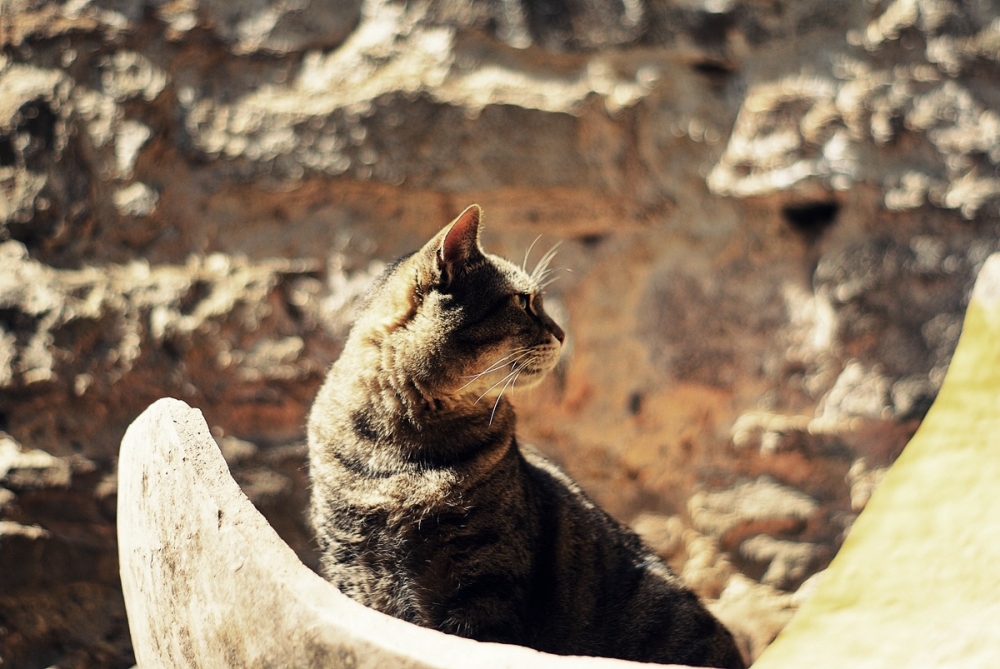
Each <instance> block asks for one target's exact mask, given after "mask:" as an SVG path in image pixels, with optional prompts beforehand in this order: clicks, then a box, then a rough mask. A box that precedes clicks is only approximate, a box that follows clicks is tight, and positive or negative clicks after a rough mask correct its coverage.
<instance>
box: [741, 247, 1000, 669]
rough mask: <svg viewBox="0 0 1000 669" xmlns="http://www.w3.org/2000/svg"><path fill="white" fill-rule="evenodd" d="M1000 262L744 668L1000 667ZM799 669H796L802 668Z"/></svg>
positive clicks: (991, 263)
mask: <svg viewBox="0 0 1000 669" xmlns="http://www.w3.org/2000/svg"><path fill="white" fill-rule="evenodd" d="M998 491H1000V254H994V255H992V256H990V258H989V259H988V260H987V261H986V263H985V264H984V266H983V268H982V270H981V271H980V273H979V276H978V278H977V280H976V285H975V288H974V289H973V292H972V298H971V300H970V304H969V308H968V310H967V312H966V317H965V322H964V324H963V328H962V335H961V338H960V340H959V343H958V347H957V349H956V351H955V354H954V356H953V358H952V362H951V366H950V367H949V369H948V373H947V375H946V377H945V381H944V384H943V385H942V388H941V391H940V393H939V394H938V397H937V399H936V400H935V402H934V405H933V406H932V407H931V410H930V411H929V412H928V413H927V416H926V417H925V418H924V420H923V422H922V424H921V426H920V428H919V430H918V431H917V433H916V434H915V435H914V436H913V438H912V439H911V440H910V443H909V444H908V445H907V446H906V448H905V449H904V451H903V453H902V455H900V457H899V458H898V459H897V460H896V462H895V464H894V465H893V466H892V467H891V468H890V470H889V472H888V474H887V475H886V478H885V479H884V480H883V482H882V483H881V485H880V486H879V488H878V489H877V490H876V491H875V493H874V494H873V495H872V498H871V501H870V502H869V503H868V506H867V507H866V508H865V510H864V511H863V512H862V513H861V515H860V516H859V517H858V519H857V521H856V522H855V523H854V526H853V528H852V529H851V532H850V534H849V535H848V537H847V540H846V541H845V542H844V546H843V547H842V548H841V550H840V552H839V553H838V554H837V557H836V558H835V559H834V560H833V562H832V563H831V564H830V567H829V568H828V569H827V570H826V572H825V573H824V574H823V575H822V576H821V577H820V578H821V580H820V582H819V584H818V586H817V589H816V592H815V594H814V595H813V596H812V597H811V598H810V599H809V600H808V601H807V602H806V603H805V604H804V605H803V607H802V608H801V609H800V610H799V612H798V614H797V615H796V616H795V617H794V618H793V619H792V620H791V622H790V623H789V624H788V626H787V627H786V628H785V630H784V631H783V632H782V633H781V634H780V635H779V636H778V638H777V639H776V640H775V642H774V643H773V644H772V645H771V646H770V647H769V648H768V649H767V650H766V651H765V652H764V654H763V655H762V656H761V657H760V658H759V659H758V660H757V662H756V663H755V664H754V669H773V668H778V667H796V666H809V667H811V668H812V669H823V668H826V667H829V668H831V669H832V668H833V667H944V666H955V667H984V668H985V667H996V666H1000V627H998V626H997V625H996V623H995V621H997V620H1000V569H998V568H997V565H1000V494H998ZM804 662H805V663H806V664H803V663H804Z"/></svg>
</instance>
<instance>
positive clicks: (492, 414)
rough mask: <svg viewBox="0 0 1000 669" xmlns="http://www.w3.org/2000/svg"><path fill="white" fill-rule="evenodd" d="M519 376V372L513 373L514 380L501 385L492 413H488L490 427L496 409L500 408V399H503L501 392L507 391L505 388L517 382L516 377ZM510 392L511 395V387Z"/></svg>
mask: <svg viewBox="0 0 1000 669" xmlns="http://www.w3.org/2000/svg"><path fill="white" fill-rule="evenodd" d="M520 375H521V370H517V371H515V372H514V378H512V379H511V380H510V381H508V382H507V383H505V384H503V388H501V389H500V394H499V395H497V401H496V402H494V403H493V411H491V412H490V425H493V416H495V415H496V413H497V407H498V406H500V398H501V397H503V391H505V390H507V386H508V385H510V384H512V383H516V382H517V377H519V376H520ZM510 392H512V393H513V392H514V390H513V387H511V391H510Z"/></svg>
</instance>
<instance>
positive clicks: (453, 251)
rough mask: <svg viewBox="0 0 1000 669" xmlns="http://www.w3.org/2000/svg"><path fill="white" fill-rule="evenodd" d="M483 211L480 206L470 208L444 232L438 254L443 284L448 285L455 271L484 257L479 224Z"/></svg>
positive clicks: (438, 265)
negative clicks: (477, 258)
mask: <svg viewBox="0 0 1000 669" xmlns="http://www.w3.org/2000/svg"><path fill="white" fill-rule="evenodd" d="M482 218H483V210H482V209H480V208H479V205H478V204H474V205H472V206H470V207H468V208H467V209H466V210H465V211H463V212H462V213H461V214H459V215H458V218H456V219H455V220H454V221H452V222H451V224H450V225H449V226H448V227H446V228H445V229H444V230H442V236H441V242H440V244H439V245H438V248H437V252H436V260H437V267H438V270H439V271H440V273H441V284H442V285H445V286H446V285H448V284H449V283H450V282H451V279H452V278H453V277H454V275H455V271H456V270H457V269H458V268H460V267H462V266H463V265H465V264H466V263H468V261H469V260H470V259H471V258H473V257H475V256H477V255H482V250H481V249H480V248H479V224H480V222H481V221H482Z"/></svg>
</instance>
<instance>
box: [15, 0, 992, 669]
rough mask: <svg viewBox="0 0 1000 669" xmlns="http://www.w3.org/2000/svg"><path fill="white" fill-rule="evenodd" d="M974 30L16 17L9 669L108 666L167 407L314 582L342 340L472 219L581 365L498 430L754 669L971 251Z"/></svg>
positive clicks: (331, 9) (514, 19)
mask: <svg viewBox="0 0 1000 669" xmlns="http://www.w3.org/2000/svg"><path fill="white" fill-rule="evenodd" d="M997 20H998V19H997V15H996V10H995V8H992V7H991V6H990V5H988V4H959V3H953V2H948V1H946V0H895V1H892V2H876V3H869V4H864V3H829V2H819V1H817V2H811V1H810V2H795V3H787V4H786V3H759V2H750V1H747V2H740V1H738V0H733V1H729V0H723V1H714V0H705V1H704V2H674V3H659V2H657V3H653V2H644V1H642V0H620V1H614V0H607V1H604V0H569V1H567V2H562V3H528V2H518V1H516V0H511V1H506V0H504V1H501V0H497V1H496V2H488V3H473V2H467V1H462V0H450V1H442V2H434V3H426V2H411V3H401V2H382V1H379V0H368V1H366V2H357V1H345V2H337V3H320V2H308V1H306V0H302V1H296V2H263V1H260V2H250V1H245V2H236V3H223V2H215V1H212V0H199V1H190V2H156V3H144V2H139V1H132V2H130V1H128V0H120V1H114V2H112V1H103V0H101V1H94V2H76V3H65V4H59V3H37V2H30V1H28V0H14V1H13V2H8V3H7V4H6V5H5V6H4V11H3V15H2V17H0V40H2V41H3V45H2V51H0V236H2V244H0V419H2V420H0V430H3V431H4V435H5V436H3V437H2V439H0V514H2V518H0V566H2V567H3V568H2V569H0V583H2V587H0V648H2V649H3V650H2V653H3V658H4V660H5V661H6V662H9V663H10V664H11V665H12V666H49V665H51V664H55V663H59V664H60V666H67V667H69V666H92V665H100V666H129V665H130V663H131V662H132V658H131V656H130V650H129V647H130V646H129V641H128V635H127V626H126V624H125V621H124V618H123V609H122V604H121V594H120V590H119V586H118V580H117V564H116V560H117V558H116V556H115V542H114V523H115V504H114V502H115V495H116V481H115V461H116V455H117V450H118V444H119V441H120V439H121V436H122V434H123V433H124V430H125V427H126V426H127V425H128V424H129V422H130V421H131V420H132V419H134V418H135V416H137V415H138V413H139V412H140V411H141V410H142V409H143V408H145V407H146V406H147V405H148V404H149V403H150V402H152V401H153V400H154V399H156V398H158V397H161V396H164V395H172V396H176V397H181V398H183V399H184V400H185V401H187V402H188V403H190V404H192V405H194V406H197V407H198V408H200V409H202V410H203V411H204V413H205V415H206V418H207V419H208V421H209V424H210V425H211V426H212V428H213V431H214V434H215V436H216V437H217V439H218V440H219V441H220V444H221V446H222V448H223V452H224V454H225V455H226V458H227V461H228V462H229V463H230V467H231V469H232V470H233V472H234V475H235V476H236V478H237V480H238V481H239V482H240V483H241V485H243V486H244V489H245V490H246V491H247V492H248V494H249V495H250V497H251V499H253V501H254V502H255V503H256V504H257V505H258V507H259V508H261V509H262V510H263V511H264V514H265V515H266V516H267V517H268V519H269V520H270V521H271V522H272V524H274V526H275V527H276V528H277V529H278V531H279V533H281V535H282V536H283V537H284V538H285V539H286V540H287V541H288V542H289V543H290V544H291V545H292V546H293V548H294V549H295V550H296V551H297V552H298V553H299V555H300V557H302V558H303V559H304V560H305V561H306V563H307V564H310V563H311V560H312V557H311V547H310V543H309V539H308V531H307V529H306V527H305V523H304V521H303V518H302V515H301V510H302V508H303V504H304V500H305V496H306V488H305V484H306V479H305V473H304V469H303V467H304V451H303V449H302V447H301V445H300V440H301V438H302V428H303V425H304V421H305V412H306V411H307V409H308V406H309V403H310V401H311V399H312V396H313V394H314V392H315V390H316V388H317V387H318V384H319V382H320V381H321V377H322V373H323V370H324V369H325V367H326V366H327V365H328V364H329V363H330V362H331V361H332V360H333V359H334V358H335V357H336V355H337V353H338V350H339V344H340V341H341V340H342V338H343V336H344V333H345V332H346V328H347V326H348V324H349V322H350V314H351V309H352V305H353V304H354V303H355V302H356V300H357V299H358V297H359V296H360V295H361V294H363V292H364V290H365V288H366V286H367V284H368V282H370V280H371V279H372V277H373V276H374V275H375V274H377V272H378V271H379V270H380V268H381V266H382V264H381V263H383V262H384V261H386V260H388V259H391V258H392V257H394V256H396V255H398V254H400V253H402V252H405V251H408V250H411V249H412V248H415V247H417V246H418V245H419V244H420V243H421V242H422V241H423V240H424V239H426V238H427V237H428V236H429V235H430V234H432V233H433V232H434V231H435V230H436V229H437V228H438V227H439V226H440V225H441V224H442V223H444V222H446V221H447V220H449V219H450V217H451V216H453V215H454V214H456V213H457V212H458V211H460V210H461V209H462V208H463V207H464V206H465V205H467V204H469V203H470V202H473V201H475V202H479V203H480V204H481V205H483V207H484V209H485V212H486V222H487V231H486V238H485V243H486V245H487V246H488V247H489V248H490V249H491V250H494V251H496V252H500V253H503V254H506V255H508V256H510V257H513V258H515V259H520V258H521V257H523V255H524V252H525V250H526V249H527V248H528V247H529V245H530V244H531V242H532V240H533V239H535V237H536V236H538V235H539V234H541V235H542V240H541V241H540V243H539V244H540V247H541V248H543V249H544V248H545V247H546V245H551V244H552V243H554V242H556V241H561V242H562V246H561V247H560V254H559V257H558V263H561V264H562V266H563V267H564V268H565V269H566V270H570V271H564V272H560V273H559V275H558V276H559V281H558V282H556V283H555V284H553V285H552V286H551V288H550V296H549V298H547V304H549V305H551V307H550V311H552V312H553V313H555V314H556V316H557V317H558V319H559V320H560V321H561V322H562V323H563V324H564V325H565V326H566V328H567V330H568V331H569V332H570V336H571V342H570V343H571V347H570V348H571V352H570V353H569V354H568V355H567V356H566V359H565V360H564V361H563V363H562V365H561V367H560V369H559V370H558V373H557V374H556V375H555V376H554V378H553V379H552V380H551V382H549V383H548V384H547V385H546V386H544V387H543V388H541V389H539V390H537V391H533V393H532V394H531V395H530V396H528V397H520V398H516V399H517V400H518V402H519V406H520V415H521V425H522V427H521V431H522V433H523V434H524V436H525V438H526V439H528V440H530V441H532V442H534V443H537V444H538V445H539V446H540V447H541V448H543V450H545V451H546V452H548V453H549V454H551V455H552V456H553V457H555V458H556V459H558V460H559V461H560V462H561V463H562V464H563V465H564V466H565V467H566V469H568V470H569V471H570V472H571V473H572V474H573V475H574V476H575V477H576V478H577V479H578V480H579V481H580V482H581V484H582V485H583V486H584V487H585V488H586V489H587V490H588V491H590V492H591V493H592V494H593V495H594V496H595V497H596V498H597V499H598V501H599V502H600V503H601V504H602V505H604V506H605V507H606V508H608V509H609V510H610V511H611V512H612V513H614V514H615V515H616V516H618V517H620V518H622V519H624V520H626V521H632V520H636V522H637V526H638V527H639V529H640V530H642V531H643V532H645V533H646V534H647V536H649V537H650V541H651V543H654V544H655V545H657V546H658V547H659V548H660V550H661V551H662V552H663V553H664V554H665V555H667V556H668V557H669V558H670V559H671V560H672V561H673V564H674V565H675V567H676V568H677V569H678V570H679V571H680V572H681V573H683V574H684V575H685V578H688V579H689V580H690V581H691V582H692V583H693V584H694V585H695V586H696V587H698V588H699V589H700V591H701V592H702V593H703V594H705V595H706V596H710V597H719V596H720V595H721V599H720V600H719V601H720V605H722V604H725V605H726V606H727V607H728V608H729V609H730V610H732V611H744V612H745V611H753V610H759V611H761V612H762V613H761V615H760V616H759V618H760V619H761V620H763V619H767V620H769V621H772V622H771V623H769V624H770V625H771V627H768V628H767V629H760V628H758V629H753V630H748V631H746V632H745V634H744V642H745V644H746V647H747V648H748V649H749V650H750V651H751V652H753V653H757V652H759V651H760V650H761V649H762V647H763V645H765V644H766V643H767V641H768V640H769V638H770V636H773V634H774V633H775V632H776V631H777V628H779V627H780V625H781V624H783V621H784V620H785V619H786V617H787V616H786V613H787V611H790V610H791V609H792V608H794V606H795V605H796V604H795V601H796V600H793V599H792V597H791V595H789V594H787V593H789V592H792V591H794V590H795V589H796V588H798V587H799V585H800V584H801V583H802V581H803V580H804V579H805V578H806V577H808V576H809V574H811V573H813V572H814V571H816V570H818V569H821V568H822V567H823V566H824V565H825V563H826V562H827V561H828V560H829V558H830V556H831V555H832V554H833V552H835V550H836V548H837V547H838V546H839V544H840V542H841V540H842V538H843V535H844V533H845V531H846V530H847V528H849V527H850V525H851V523H852V522H853V518H854V517H855V516H856V514H857V512H858V511H859V510H860V509H861V508H863V506H864V504H865V503H866V501H867V498H868V496H869V495H870V494H871V491H872V489H873V488H874V486H875V485H876V484H877V482H878V481H879V480H880V477H881V473H882V472H883V471H884V469H885V467H886V466H887V465H888V464H889V463H890V462H891V461H892V460H893V459H894V458H895V457H896V455H897V454H898V453H899V451H900V449H901V448H902V446H903V445H904V444H905V442H906V440H907V439H908V438H909V436H910V435H911V434H912V433H913V431H914V430H915V429H916V426H917V425H918V424H919V421H920V418H921V417H922V415H923V412H924V411H926V409H927V407H928V406H929V403H930V401H931V400H932V399H933V397H934V396H935V394H936V392H937V389H938V387H939V386H940V383H941V380H942V378H943V374H944V371H945V369H946V368H947V365H948V362H949V359H950V355H951V352H952V350H953V348H954V346H955V342H956V341H957V337H958V334H959V331H960V326H961V316H962V313H963V311H964V308H965V305H966V300H967V295H968V292H969V290H970V287H971V284H972V279H973V277H974V276H975V274H976V272H977V271H978V269H979V268H980V267H981V265H982V263H983V262H984V261H985V259H986V257H987V256H988V255H989V253H991V252H992V251H994V250H996V249H997V247H998V244H997V239H998V222H1000V214H998V210H997V203H998V201H1000V179H998V178H997V176H996V168H997V165H998V164H1000V154H998V153H997V148H996V147H997V145H998V144H1000V142H998V139H1000V98H998V97H997V93H996V86H995V81H996V77H997V75H998V68H1000V63H998V59H1000V57H998V51H997V47H996V45H997V42H998V39H1000V38H998V34H1000V33H998V29H997V25H998V23H997ZM533 255H534V257H537V256H538V255H540V253H539V251H538V250H537V248H536V250H535V252H534V254H533ZM529 262H530V260H529ZM783 500H784V501H783ZM785 502H788V504H785ZM640 514H642V515H641V516H640ZM640 521H641V522H640ZM644 528H645V529H644ZM8 567H9V568H8ZM760 583H763V585H761V584H760ZM755 602H757V604H755ZM754 606H757V609H755V608H754ZM740 615H742V617H743V618H747V617H748V614H740Z"/></svg>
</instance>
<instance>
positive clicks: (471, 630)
mask: <svg viewBox="0 0 1000 669" xmlns="http://www.w3.org/2000/svg"><path fill="white" fill-rule="evenodd" d="M480 216H481V213H480V210H479V207H477V206H472V207H469V208H468V209H467V210H466V211H465V212H463V213H462V214H461V215H460V216H459V217H458V218H457V219H455V221H453V222H452V223H451V224H449V225H448V226H446V227H445V228H444V229H443V230H441V232H439V233H438V234H437V235H436V236H435V237H434V238H433V239H431V240H430V242H428V243H427V245H426V246H424V248H423V249H421V250H420V251H418V252H417V253H415V254H413V255H411V256H409V257H407V258H404V259H402V260H401V261H399V262H397V263H396V264H395V265H393V266H392V267H390V268H389V269H388V270H387V271H386V272H385V274H384V275H383V276H382V277H381V278H380V280H379V281H378V282H376V285H375V286H374V287H373V289H372V292H371V294H370V296H369V298H368V301H367V304H366V305H365V306H364V307H363V309H362V312H361V315H360V317H359V318H358V320H357V322H356V323H355V325H354V327H353V329H352V330H351V334H350V336H349V338H348V342H347V344H346V346H345V349H344V352H343V354H342V355H341V357H340V359H339V360H337V362H336V363H335V364H334V365H333V367H332V368H331V370H330V373H329V376H328V377H327V379H326V382H325V383H324V385H323V387H322V389H321V390H320V393H319V396H318V397H317V399H316V402H315V404H314V405H313V409H312V413H311V415H310V419H309V453H310V475H311V478H312V506H311V509H312V521H313V524H314V527H315V530H316V534H317V538H318V541H319V545H320V548H321V551H322V570H323V573H324V575H325V576H326V578H327V579H328V580H330V581H331V582H332V583H334V584H335V585H336V586H337V587H338V588H340V589H341V590H342V591H343V592H344V593H346V594H347V595H349V596H351V597H353V598H354V599H356V600H357V601H359V602H362V603H364V604H367V605H368V606H371V607H373V608H375V609H378V610H379V611H383V612H385V613H388V614H390V615H393V616H396V617H398V618H402V619H403V620H408V621H410V622H413V623H416V624H418V625H424V626H427V627H432V628H435V629H438V630H442V631H444V632H450V633H453V634H459V635H462V636H466V637H470V638H473V639H478V640H481V641H498V642H504V643H516V644H521V645H525V646H530V647H533V648H537V649H539V650H543V651H548V652H552V653H559V654H573V655H601V656H610V657H619V658H625V659H632V660H646V661H659V662H668V663H682V664H692V665H700V666H712V667H727V668H729V667H743V666H744V664H743V660H742V658H741V657H740V654H739V652H738V651H737V650H736V646H735V644H734V643H733V639H732V636H731V635H730V634H729V632H728V631H727V630H726V629H725V628H724V627H723V626H722V625H721V624H720V623H719V622H718V621H717V620H716V619H715V618H714V617H713V616H712V615H711V614H710V613H709V612H708V611H706V610H705V608H704V607H703V606H702V605H701V603H700V602H699V601H698V599H697V598H696V597H695V595H694V594H692V593H691V592H690V591H689V590H687V589H686V588H685V587H684V586H683V585H682V584H681V583H680V581H679V580H678V579H677V578H676V577H675V576H674V575H673V574H672V573H671V571H670V569H669V568H668V567H667V566H666V565H665V564H664V563H663V562H662V561H660V560H659V558H657V557H656V556H655V555H654V554H653V553H652V552H651V551H650V550H649V549H647V548H646V547H645V546H643V544H642V543H641V541H640V540H639V539H638V538H637V537H636V535H635V534H633V533H632V532H631V531H629V530H628V529H626V528H625V527H623V526H622V525H620V524H619V523H617V522H616V521H615V520H613V519H612V518H611V517H610V516H608V515H607V514H606V513H604V512H603V511H602V510H601V509H599V508H597V507H596V506H595V505H594V504H593V502H591V501H590V500H589V499H588V498H587V496H586V495H585V494H584V493H583V492H582V491H581V490H580V489H579V488H578V487H577V486H576V484H574V483H573V481H571V480H570V479H569V477H568V476H567V475H566V474H565V473H563V472H562V471H561V470H559V469H558V468H557V467H556V466H555V465H553V464H552V463H550V462H549V461H548V460H546V459H545V458H544V457H543V456H541V455H540V454H539V453H537V452H536V451H534V450H533V449H529V448H526V447H524V446H521V445H519V444H518V442H517V438H516V436H515V432H514V428H515V416H514V409H513V407H512V406H511V405H510V403H509V402H508V401H507V399H506V398H505V397H503V396H502V389H503V388H504V387H506V385H508V384H511V383H513V380H514V379H515V377H516V379H517V383H518V384H519V385H521V386H522V387H524V386H530V385H533V384H535V383H537V382H538V381H539V380H541V378H542V377H543V376H544V375H545V374H546V373H547V372H548V371H550V370H551V369H552V367H553V366H555V364H556V361H557V360H558V358H559V353H560V347H561V344H562V341H563V339H564V335H563V332H562V330H561V329H560V328H559V326H558V325H556V324H555V323H554V322H553V321H552V319H550V318H549V317H548V316H547V315H546V314H545V311H544V309H543V306H542V301H541V295H540V292H541V287H540V282H541V280H542V279H541V277H540V276H539V273H538V272H536V273H535V274H534V275H529V274H528V273H527V272H525V271H524V270H522V269H521V268H520V267H517V266H516V265H514V264H512V263H510V262H508V261H507V260H504V259H503V258H499V257H497V256H494V255H491V254H488V253H486V252H484V251H483V250H482V249H481V247H480V245H479V227H480ZM518 372H520V374H518Z"/></svg>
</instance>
